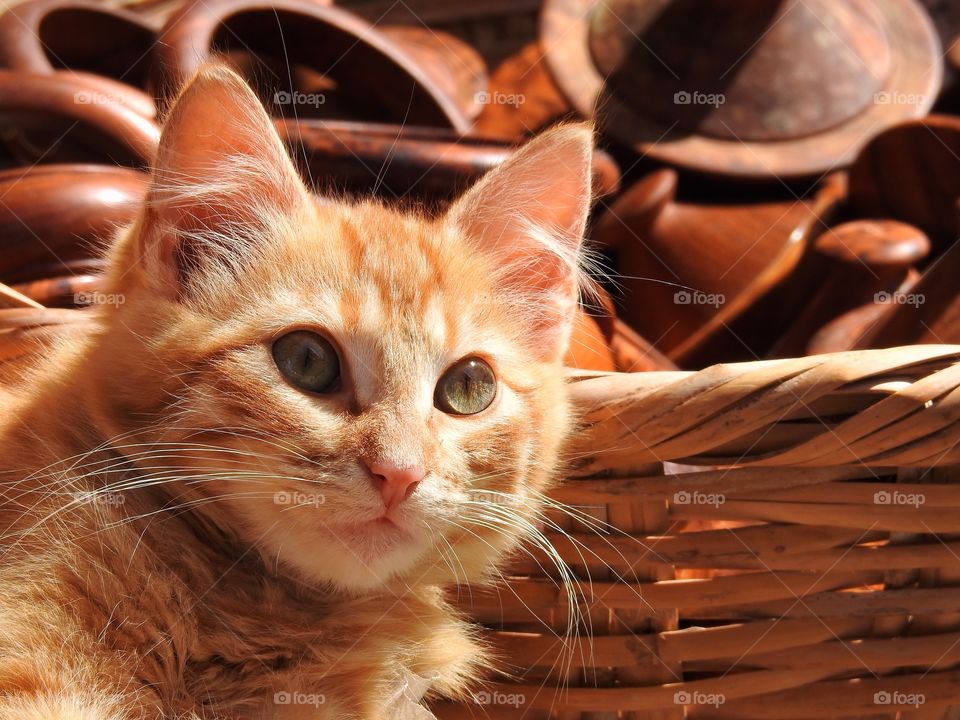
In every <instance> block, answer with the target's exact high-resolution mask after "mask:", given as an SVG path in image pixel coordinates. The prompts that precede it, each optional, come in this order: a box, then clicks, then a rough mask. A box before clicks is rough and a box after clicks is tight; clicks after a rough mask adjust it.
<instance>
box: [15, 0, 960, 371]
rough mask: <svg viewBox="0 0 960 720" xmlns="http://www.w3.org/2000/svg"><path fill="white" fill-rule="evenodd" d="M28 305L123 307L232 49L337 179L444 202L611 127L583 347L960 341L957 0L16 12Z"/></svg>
mask: <svg viewBox="0 0 960 720" xmlns="http://www.w3.org/2000/svg"><path fill="white" fill-rule="evenodd" d="M0 7H2V9H3V14H2V16H0V68H2V70H0V167H2V170H0V281H2V282H3V283H4V285H5V289H4V291H3V293H2V296H0V302H2V303H4V304H7V305H14V306H17V305H22V306H31V305H37V304H40V305H44V306H52V307H76V306H86V305H92V304H97V303H98V302H101V301H102V298H101V293H100V284H99V283H100V281H99V273H100V272H101V271H102V261H101V260H100V259H99V254H98V253H99V248H100V247H102V245H103V243H104V240H105V239H107V238H109V236H110V233H111V232H113V231H114V230H115V229H116V228H117V227H119V226H121V225H122V224H123V223H126V222H129V221H130V220H131V219H132V217H133V213H134V212H135V210H136V207H137V204H138V202H139V200H140V198H141V197H142V193H143V191H144V183H145V179H146V177H147V176H146V174H145V170H146V169H147V167H148V165H149V162H150V158H151V156H152V153H153V150H154V148H155V146H156V142H157V139H158V137H159V129H158V122H159V119H160V118H162V114H163V111H164V108H165V107H166V104H167V103H168V102H169V100H170V98H171V96H172V94H173V93H174V92H175V90H176V88H177V87H178V86H179V84H180V83H181V82H182V81H183V79H184V78H185V77H187V76H189V74H190V73H191V72H192V71H193V70H194V69H196V67H197V66H198V65H199V64H200V63H201V62H202V61H203V60H204V59H205V58H208V57H211V56H217V57H220V58H223V59H225V60H226V61H227V62H229V63H230V64H232V65H233V66H234V67H235V68H236V69H238V70H239V71H240V72H241V73H242V74H243V75H244V76H246V77H247V78H248V79H249V80H250V82H251V84H252V85H253V86H254V87H255V89H256V90H257V92H258V94H259V95H260V96H261V98H262V99H263V101H264V102H265V104H266V105H267V108H268V110H269V111H270V112H271V113H272V115H273V116H274V117H275V118H276V125H277V128H278V130H279V131H280V133H281V135H282V136H283V137H284V139H285V140H286V142H287V143H288V144H289V146H290V148H291V152H292V154H293V155H294V157H295V158H296V159H297V161H298V165H299V167H300V168H301V170H302V172H303V174H304V177H305V178H306V179H307V180H308V181H309V182H310V183H311V184H312V186H313V187H314V188H315V189H316V190H317V192H325V191H331V190H333V191H337V192H341V193H344V192H345V193H349V194H369V193H371V192H372V193H374V194H376V195H377V196H379V197H381V198H382V199H383V200H384V201H385V202H388V203H397V204H401V205H404V206H413V207H417V208H420V209H422V210H423V211H425V212H429V213H433V212H440V211H442V209H443V207H444V206H445V204H446V203H447V202H448V201H449V200H450V199H451V198H452V197H454V196H455V195H456V194H457V193H459V192H461V191H462V190H463V189H464V188H465V187H467V186H468V185H469V184H471V183H472V182H474V181H476V179H477V178H479V177H480V176H482V174H483V173H484V172H486V171H487V170H488V169H489V168H491V167H493V166H495V165H496V164H497V163H499V162H502V161H503V159H504V158H505V157H507V155H508V154H509V153H510V152H511V149H512V148H513V147H515V146H516V145H517V144H518V143H522V142H523V141H524V140H525V139H526V138H528V137H530V136H531V135H532V134H534V133H536V132H538V131H539V130H542V129H543V128H545V127H548V126H550V125H552V124H554V123H556V122H560V121H563V120H567V119H589V120H593V121H594V122H595V123H596V127H597V136H598V150H597V152H596V155H595V163H594V165H595V171H594V187H595V192H596V204H595V208H594V212H593V216H592V220H591V227H590V231H589V234H590V239H591V242H592V245H593V247H594V248H595V250H596V251H597V252H598V253H600V254H601V255H602V258H603V264H604V265H605V267H606V269H607V276H606V277H604V278H602V279H600V280H601V285H602V292H601V293H600V296H599V297H598V298H589V299H588V300H586V301H585V303H584V308H583V312H582V314H581V317H580V318H579V323H578V330H577V336H576V339H575V345H574V347H573V349H572V350H571V356H570V358H569V360H570V362H571V364H575V365H579V366H581V367H586V368H595V369H606V370H614V369H615V370H621V371H640V370H652V369H673V368H676V367H681V368H700V367H704V366H706V365H709V364H712V363H716V362H728V361H740V360H752V359H757V358H773V357H791V356H801V355H806V354H813V353H821V352H832V351H842V350H850V349H862V348H871V347H889V346H893V345H901V344H912V343H927V342H931V343H932V342H936V343H955V342H960V284H958V282H957V278H958V277H960V252H957V251H955V250H954V245H955V243H956V240H957V237H958V232H960V227H958V222H960V205H958V199H960V83H958V73H960V42H958V40H957V38H958V37H960V2H958V1H957V0H927V1H926V2H918V1H917V0H737V1H736V2H734V1H733V0H674V1H672V2H671V1H669V0H545V1H543V2H535V1H533V0H509V2H508V1H506V0H483V1H474V0H469V1H468V0H397V1H392V0H370V1H366V0H359V1H354V2H342V3H328V2H320V1H319V0H282V1H278V2H272V3H271V2H252V1H250V0H209V1H207V2H186V3H183V2H168V1H166V0H163V1H162V2H151V1H144V2H98V1H95V0H28V1H27V2H23V3H3V4H0Z"/></svg>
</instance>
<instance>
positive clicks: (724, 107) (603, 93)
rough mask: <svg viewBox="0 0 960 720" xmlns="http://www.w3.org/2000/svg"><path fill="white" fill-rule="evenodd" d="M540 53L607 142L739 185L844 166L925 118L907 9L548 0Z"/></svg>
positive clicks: (928, 53) (925, 26)
mask: <svg viewBox="0 0 960 720" xmlns="http://www.w3.org/2000/svg"><path fill="white" fill-rule="evenodd" d="M541 43H542V45H543V49H544V52H545V53H546V57H547V63H548V66H549V68H550V69H551V71H552V72H553V75H554V77H555V79H556V81H557V84H558V85H559V86H560V88H561V89H562V91H563V92H564V93H565V94H566V95H567V97H568V98H569V99H570V101H571V102H572V103H573V105H574V107H576V109H577V110H578V111H579V112H580V113H581V114H582V115H584V116H585V117H596V118H597V120H598V121H599V122H600V124H601V125H602V126H603V127H604V128H605V129H606V130H607V131H608V132H609V133H610V134H611V135H612V136H614V137H615V138H616V139H618V140H620V141H621V142H623V143H626V144H629V145H632V146H633V147H634V148H636V150H637V151H638V152H640V153H642V154H649V155H650V156H651V157H654V158H656V159H658V160H662V161H664V162H667V163H671V164H674V165H677V166H681V167H686V168H691V169H695V170H700V171H703V172H707V173H714V174H721V175H733V176H739V177H751V178H769V177H771V176H778V177H793V176H807V175H813V174H820V173H823V172H825V171H827V170H829V169H830V168H834V167H838V166H843V165H846V164H848V163H849V162H851V161H852V160H853V157H854V156H855V154H856V151H857V149H858V148H859V146H860V145H861V144H862V143H863V142H864V141H865V140H866V139H867V138H868V137H869V136H870V135H871V134H873V133H875V132H877V131H878V130H880V129H882V128H884V127H886V126H888V125H891V124H893V123H895V122H897V121H899V120H903V119H907V118H911V117H920V116H922V115H924V114H925V113H926V111H927V110H928V109H929V108H930V107H931V105H932V104H933V102H934V100H935V99H936V95H937V92H938V90H939V88H940V83H941V75H942V69H941V65H942V63H941V60H940V53H941V51H940V42H939V40H938V38H937V36H936V34H935V32H934V29H933V27H932V25H931V23H930V20H929V18H928V17H927V16H926V14H925V13H924V12H923V11H922V9H921V8H919V7H918V6H917V5H916V4H915V3H914V2H913V0H839V1H834V0H805V1H804V2H791V1H789V0H751V1H750V2H739V3H733V2H723V1H722V0H709V1H707V0H547V2H546V3H545V5H544V9H543V14H542V20H541Z"/></svg>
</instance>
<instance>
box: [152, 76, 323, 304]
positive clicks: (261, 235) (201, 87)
mask: <svg viewBox="0 0 960 720" xmlns="http://www.w3.org/2000/svg"><path fill="white" fill-rule="evenodd" d="M308 203H309V194H308V192H307V190H306V188H305V186H304V185H303V182H302V180H301V179H300V177H299V175H298V173H297V171H296V168H294V166H293V163H292V162H291V160H290V158H289V156H288V155H287V151H286V149H285V148H284V146H283V143H282V142H281V140H280V138H279V136H278V135H277V132H276V130H275V129H274V127H273V122H272V121H271V120H270V117H269V116H268V115H267V113H266V112H265V111H264V109H263V106H262V104H261V103H260V100H259V99H258V98H257V96H256V95H255V94H254V93H253V91H252V90H251V89H250V88H249V87H248V86H247V84H246V83H245V82H244V81H243V79H242V78H241V77H240V76H239V75H237V74H236V73H234V72H233V71H232V70H229V69H228V68H226V67H223V66H218V65H207V66H204V67H203V68H201V69H200V70H199V71H198V72H197V74H196V75H195V76H194V77H193V79H192V80H190V81H189V82H188V83H187V84H186V86H185V87H184V89H183V90H182V91H181V93H180V95H179V97H178V98H177V100H176V101H175V102H174V104H173V106H172V107H171V109H170V113H169V115H168V117H167V119H166V122H165V123H164V129H163V134H162V136H161V138H160V145H159V149H158V151H157V158H156V162H155V164H154V169H153V181H152V184H151V187H150V190H149V192H148V195H147V202H146V207H145V211H144V216H143V220H142V223H141V227H140V238H139V248H138V258H139V262H140V263H141V264H142V265H143V266H144V269H145V270H146V271H147V272H146V275H147V276H148V277H149V278H150V279H151V280H155V281H156V283H155V284H156V285H157V286H158V290H159V289H162V290H165V291H167V292H168V293H169V292H171V291H172V290H175V292H176V294H177V296H179V297H182V296H184V295H189V294H190V290H191V288H193V289H196V288H199V287H201V286H204V285H209V284H210V283H215V282H216V280H217V278H219V279H223V280H226V281H228V282H229V278H230V277H231V276H235V275H236V274H237V272H239V270H240V269H241V268H242V267H243V266H244V264H245V263H248V262H250V259H251V256H255V254H256V252H257V250H258V249H259V248H260V247H262V246H263V244H264V243H267V242H269V241H270V238H271V237H273V236H274V235H275V234H276V232H277V228H278V225H280V224H282V221H283V218H285V217H286V218H289V217H291V216H293V215H295V213H296V212H297V210H298V209H299V208H301V207H305V206H307V204H308Z"/></svg>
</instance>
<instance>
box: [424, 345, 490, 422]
mask: <svg viewBox="0 0 960 720" xmlns="http://www.w3.org/2000/svg"><path fill="white" fill-rule="evenodd" d="M496 394H497V378H496V376H495V375H494V374H493V369H492V368H491V367H490V366H489V365H487V363H485V362H484V361H483V360H480V359H479V358H467V359H465V360H461V361H460V362H458V363H457V364H456V365H454V366H452V367H451V368H450V369H448V370H447V371H446V372H445V373H444V374H443V375H442V376H441V378H440V381H439V382H438V383H437V389H436V392H435V393H434V395H433V404H434V405H436V407H437V409H439V410H442V411H443V412H445V413H447V414H449V415H475V414H477V413H478V412H480V411H481V410H486V409H487V408H488V407H490V403H492V402H493V398H494V397H496Z"/></svg>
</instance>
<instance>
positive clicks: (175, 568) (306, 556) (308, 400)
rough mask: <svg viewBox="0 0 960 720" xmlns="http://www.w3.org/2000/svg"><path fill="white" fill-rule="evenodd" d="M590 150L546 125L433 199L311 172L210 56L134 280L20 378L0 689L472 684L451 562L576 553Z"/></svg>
mask: <svg viewBox="0 0 960 720" xmlns="http://www.w3.org/2000/svg"><path fill="white" fill-rule="evenodd" d="M590 157H591V131H590V128H589V127H587V126H584V125H566V126H561V127H559V128H556V129H554V130H551V131H549V132H547V133H545V134H543V135H542V136H540V137H539V138H536V139H535V140H533V141H531V142H530V143H528V144H527V145H526V146H524V147H523V148H522V149H521V150H520V151H518V152H517V153H516V154H515V155H514V156H513V157H512V159H511V160H509V161H508V162H507V163H505V164H504V165H503V166H501V167H499V168H498V169H495V170H493V171H491V172H490V173H489V174H488V175H487V176H486V177H485V178H484V179H483V180H482V181H481V182H480V183H478V184H477V185H476V186H475V187H474V188H473V189H471V190H470V191H468V192H467V193H466V194H465V195H464V196H463V197H462V198H461V199H460V200H459V201H457V202H456V203H455V204H454V205H453V207H452V208H451V209H450V210H449V212H447V213H446V214H445V215H444V216H442V217H440V218H437V219H429V218H427V217H421V216H417V215H412V214H401V213H399V212H397V211H395V210H391V209H388V208H385V207H383V206H381V205H378V204H376V203H374V202H356V203H353V202H350V203H348V202H342V201H339V200H330V199H328V200H326V201H324V202H318V201H317V200H316V199H314V198H313V197H312V196H311V195H310V193H309V192H308V191H307V189H306V187H305V186H304V185H303V183H302V182H301V180H300V178H299V176H298V174H297V172H296V170H295V168H294V166H293V164H292V163H291V161H290V159H289V158H288V156H287V153H286V151H285V149H284V147H283V145H282V144H281V142H280V140H279V138H278V137H277V135H276V133H275V131H274V130H273V127H272V124H271V122H270V120H269V118H268V117H267V115H266V114H265V112H264V111H263V109H262V107H261V105H260V103H259V102H258V101H257V99H256V97H255V95H254V94H253V93H252V91H251V90H250V89H249V88H248V87H247V86H246V85H245V84H244V82H243V81H242V80H241V79H240V78H239V77H237V76H236V75H234V74H233V73H232V72H230V71H228V70H226V69H223V68H220V67H217V66H209V67H206V68H204V69H203V70H201V71H200V73H199V74H198V75H197V76H196V77H195V78H194V79H193V80H192V81H191V82H190V83H189V84H188V86H187V87H186V89H185V90H184V91H183V92H182V94H181V96H180V97H179V99H178V100H177V102H176V104H175V105H174V107H173V109H172V110H171V112H170V115H169V117H168V119H167V122H166V125H165V129H164V133H163V137H162V140H161V146H160V150H159V153H158V157H157V161H156V166H155V168H154V172H153V184H152V187H151V189H150V191H149V194H148V197H147V201H146V203H145V205H144V207H143V209H142V211H141V213H140V216H139V218H138V220H137V221H136V223H135V224H134V225H133V226H132V227H130V228H127V229H125V230H123V231H122V232H121V233H119V234H118V236H117V238H116V240H115V242H114V244H113V247H112V248H111V250H110V254H109V275H108V280H107V283H108V287H107V288H106V292H108V293H114V294H116V295H118V296H122V297H123V298H124V302H123V303H122V304H118V305H116V306H104V307H100V308H98V309H96V310H94V311H92V312H97V313H99V317H98V325H97V327H98V330H97V332H96V333H93V334H91V335H90V336H89V337H86V338H85V339H83V340H75V341H73V342H71V343H65V344H64V345H63V346H62V347H58V348H52V349H51V350H50V351H49V352H48V353H47V354H46V355H45V356H44V357H42V358H39V359H38V360H37V362H36V364H35V366H34V367H32V368H31V369H30V372H29V373H27V374H25V375H24V382H23V383H22V384H20V385H18V386H11V387H6V388H5V389H4V390H3V391H2V392H3V393H4V396H3V401H4V403H5V407H7V408H8V411H7V412H6V413H5V414H4V418H3V420H2V423H3V425H2V428H0V432H2V434H0V443H2V447H3V451H4V452H3V458H4V460H3V469H4V476H5V482H4V504H3V527H4V536H3V537H4V550H3V563H2V565H0V567H2V570H0V577H2V587H3V588H4V593H3V596H2V600H0V613H2V619H0V622H2V632H0V657H2V666H0V668H2V669H0V681H2V687H3V693H2V695H0V720H3V719H6V718H65V719H66V718H69V719H70V720H73V719H75V718H76V719H80V718H84V719H90V720H106V719H108V718H110V719H113V718H134V717H136V718H142V717H143V718H145V717H164V718H180V717H193V718H200V717H204V718H210V717H216V718H251V719H252V718H294V717H303V718H307V717H310V718H358V719H359V718H364V719H366V718H370V719H371V720H372V719H374V718H389V717H391V716H392V713H395V712H397V710H396V707H397V703H396V701H395V698H396V697H397V692H398V689H399V688H402V687H403V686H404V683H406V682H407V679H408V678H410V677H416V678H422V679H425V681H426V682H428V683H429V689H428V692H427V697H440V696H449V697H458V696H460V697H462V696H463V695H464V693H466V692H467V691H468V689H469V688H470V687H472V686H473V685H472V683H473V682H474V681H475V680H476V679H477V678H479V677H480V676H481V675H482V673H481V671H482V670H483V669H484V668H485V667H487V666H489V665H490V663H491V662H493V661H492V660H490V659H489V658H487V657H486V656H485V653H484V651H483V649H482V647H481V646H480V644H479V643H478V642H477V640H476V637H475V633H474V632H473V631H472V630H471V629H470V626H469V625H468V624H467V623H466V622H465V621H464V620H463V619H461V618H460V617H458V615H457V614H456V613H455V612H454V611H453V610H452V609H451V608H450V607H449V606H448V605H447V604H446V603H445V601H444V599H443V593H442V592H441V588H442V587H444V586H449V585H453V584H460V585H465V584H467V583H479V582H483V581H485V580H489V579H491V578H495V577H496V576H497V567H498V565H499V564H501V563H502V561H503V560H504V559H505V558H506V556H507V555H508V554H509V553H510V552H512V551H514V550H515V549H516V548H517V545H518V543H519V541H520V539H522V538H525V539H527V540H528V541H529V542H531V543H532V544H533V546H535V547H538V548H539V550H540V551H542V552H544V553H546V554H547V555H548V556H550V555H551V553H552V555H553V556H556V553H555V552H553V551H552V548H550V546H549V543H547V541H546V539H545V538H544V536H543V535H542V533H541V532H540V530H539V529H538V528H539V527H540V525H541V523H542V522H543V510H544V507H545V502H547V501H546V499H545V496H544V492H545V491H546V490H547V488H548V487H549V486H550V485H551V483H552V482H554V481H555V480H556V476H557V474H558V471H559V469H560V467H559V466H560V462H561V459H560V450H561V446H562V444H563V442H564V440H565V438H566V436H567V434H568V433H569V432H570V430H571V419H570V417H569V412H568V407H567V399H566V391H565V387H564V381H563V373H562V362H563V357H564V353H565V351H566V348H567V344H568V342H569V339H570V333H571V325H572V318H573V313H574V311H575V309H576V307H577V302H578V294H579V292H580V288H581V287H583V286H584V285H585V277H584V275H585V274H584V273H583V271H582V270H581V268H582V267H583V260H582V251H581V247H580V244H581V238H582V235H583V232H584V225H585V222H586V215H587V212H588V209H589V200H590V198H589V185H590ZM292 333H297V334H293V335H291V334H292ZM282 338H287V339H286V340H285V341H284V343H283V344H281V343H279V342H278V341H279V340H281V339H282ZM438 398H440V399H439V400H438ZM444 403H446V404H444ZM451 403H452V405H451ZM464 409H465V410H464ZM557 560H558V562H559V558H557ZM574 604H575V603H574ZM575 622H576V621H575V620H574V623H575ZM278 693H281V694H282V693H302V694H303V695H304V697H308V696H309V697H314V698H322V701H320V700H318V701H317V702H315V703H313V704H298V705H295V704H290V703H287V704H284V703H278V702H276V701H275V698H276V697H277V694H278ZM419 700H420V698H419V696H417V697H413V698H412V699H409V702H411V703H416V702H418V701H419ZM423 712H426V710H424V711H423Z"/></svg>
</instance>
